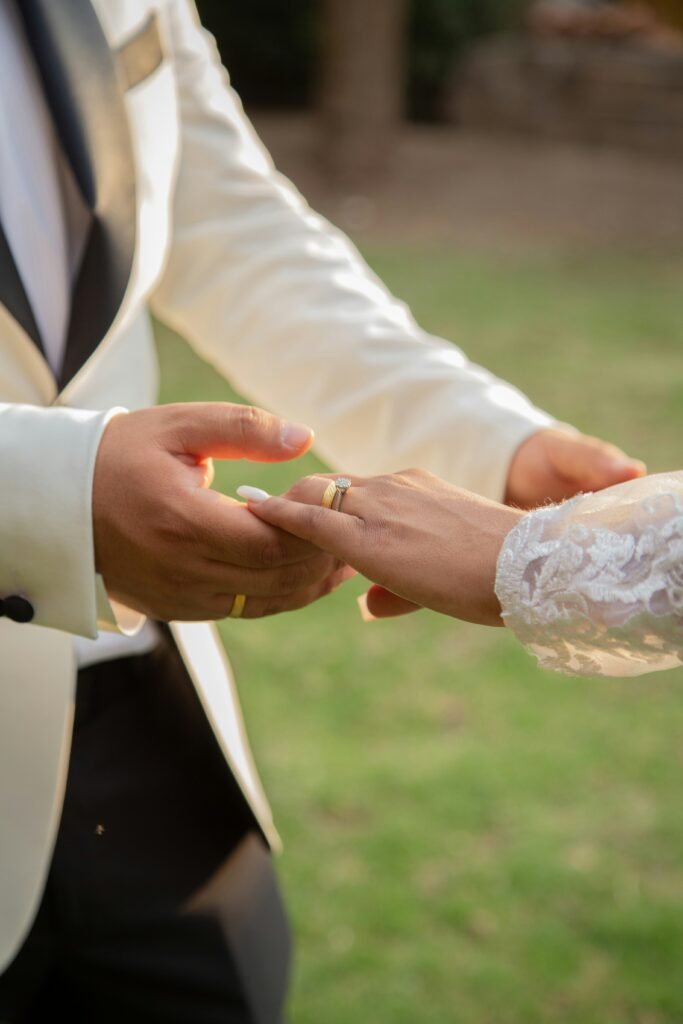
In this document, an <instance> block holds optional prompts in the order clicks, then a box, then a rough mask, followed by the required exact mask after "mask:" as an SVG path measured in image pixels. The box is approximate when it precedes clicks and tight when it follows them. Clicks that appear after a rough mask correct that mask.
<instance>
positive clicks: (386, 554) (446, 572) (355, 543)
mask: <svg viewBox="0 0 683 1024" xmlns="http://www.w3.org/2000/svg"><path fill="white" fill-rule="evenodd" d="M334 479H335V477H334V476H313V477H307V478H306V479H304V480H301V481H299V483H297V484H295V486H294V487H293V488H292V489H291V490H290V491H289V492H288V494H287V495H286V496H285V497H284V498H271V497H269V496H268V495H267V494H266V493H265V492H264V491H258V490H256V489H254V488H240V490H239V493H240V494H241V495H242V496H243V497H246V498H247V499H248V501H249V508H250V509H251V511H252V512H253V513H254V515H256V516H258V517H259V518H260V519H263V520H264V521H265V522H267V523H271V524H272V525H273V526H278V527H280V529H282V530H286V531H287V532H288V533H292V534H294V535H295V536H296V537H301V538H303V539H305V540H308V541H311V542H312V543H313V544H316V545H317V546H318V547H320V548H322V549H323V550H324V551H328V552H330V553H332V554H334V555H335V556H336V557H337V558H339V559H342V560H343V561H345V562H347V563H348V564H349V565H352V566H353V567H354V569H357V570H358V571H359V572H361V573H363V575H364V576H367V577H368V578H369V579H371V580H374V581H375V582H376V583H379V584H381V586H382V587H385V588H386V589H387V590H390V591H391V592H392V593H394V594H398V595H399V596H401V597H403V598H405V599H406V600H408V601H411V602H413V603H414V604H416V605H419V606H421V607H425V608H433V609H434V610H436V611H439V612H443V613H445V614H446V615H453V616H455V617H456V618H459V619H466V620H468V621H470V622H479V623H482V624H485V625H490V626H494V625H498V626H499V625H502V622H501V619H500V605H499V604H498V600H497V598H496V595H495V592H494V583H495V577H496V561H497V559H498V554H499V552H500V549H501V547H502V544H503V541H504V540H505V537H506V536H507V534H508V532H509V531H510V530H511V529H512V527H513V526H514V525H515V524H516V522H517V521H518V519H519V517H520V516H521V515H522V513H521V512H520V511H519V510H517V509H513V508H508V507H506V506H505V505H498V504H497V503H496V502H493V501H487V500H486V499H485V498H480V497H477V496H476V495H474V494H470V493H469V492H468V491H463V490H460V489H459V488H457V487H452V486H451V485H450V484H447V483H445V482H444V481H443V480H440V479H439V478H438V477H435V476H432V475H431V474H430V473H426V472H424V471H423V470H414V469H413V470H407V471H406V472H404V473H397V474H394V475H392V476H380V477H353V478H351V480H352V486H351V488H350V489H349V490H348V492H347V493H346V496H345V497H344V500H343V505H342V510H341V511H340V512H334V511H332V510H331V509H327V508H322V507H321V500H322V496H323V494H324V493H325V490H326V488H327V486H328V485H329V483H330V481H331V480H334Z"/></svg>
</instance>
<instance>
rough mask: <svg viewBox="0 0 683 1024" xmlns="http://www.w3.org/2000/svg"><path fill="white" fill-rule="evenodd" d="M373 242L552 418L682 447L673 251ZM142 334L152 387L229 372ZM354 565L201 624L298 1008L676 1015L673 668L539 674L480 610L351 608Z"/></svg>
mask: <svg viewBox="0 0 683 1024" xmlns="http://www.w3.org/2000/svg"><path fill="white" fill-rule="evenodd" d="M368 258H369V259H370V262H371V263H372V265H373V267H374V268H375V269H376V270H377V271H378V272H379V273H380V275H381V276H382V277H383V278H384V279H385V280H386V281H387V282H388V283H389V284H390V286H391V287H392V288H393V289H394V290H395V291H396V293H397V294H399V295H400V296H401V297H402V298H404V299H406V301H408V302H409V303H410V305H411V306H412V308H413V309H414V311H415V313H416V314H417V316H418V319H419V320H420V321H421V322H422V324H423V325H424V326H425V327H427V328H428V329H430V330H433V331H435V332H437V333H441V334H443V335H444V336H446V337H449V338H452V339H453V340H455V341H456V342H458V343H460V344H462V346H463V347H464V348H465V349H466V351H467V352H468V354H469V355H470V356H471V357H472V358H474V359H476V360H477V361H480V362H482V363H484V364H485V365H487V366H488V367H490V368H491V369H493V370H495V371H496V372H498V373H500V374H501V375H503V376H505V377H507V378H508V379H510V380H512V381H513V382H515V383H517V384H519V385H520V386H522V387H523V388H524V390H526V391H527V393H529V394H530V395H531V397H532V398H533V399H534V400H535V401H536V402H538V403H539V404H541V405H543V406H544V407H546V408H548V409H549V410H551V411H553V412H554V413H555V414H556V415H558V416H559V417H560V418H564V419H567V420H570V421H571V422H574V423H575V424H576V425H577V426H580V427H581V428H582V429H584V430H586V431H588V432H592V433H597V434H602V435H605V436H608V437H610V438H611V439H613V440H615V441H617V442H618V443H620V444H622V445H624V446H625V447H627V448H628V449H629V450H631V451H632V452H633V453H634V454H638V455H639V456H641V457H644V458H646V459H647V460H648V461H649V463H650V466H651V468H652V469H653V470H662V469H667V468H672V467H680V466H683V451H682V450H681V449H682V446H681V443H680V439H681V435H682V431H683V373H682V372H681V369H682V360H681V335H682V334H683V292H682V290H681V287H680V280H681V269H682V267H681V264H680V261H678V260H676V259H673V258H660V259H657V258H655V257H652V256H638V255H632V256H623V255H622V256H617V255H615V256H614V257H608V256H606V255H601V256H598V255H596V256H591V257H583V258H579V257H567V256H558V255H552V254H549V255H547V256H545V257H541V256H534V257H527V258H524V259H519V258H517V259H515V260H513V259H502V258H501V259H493V258H488V259H487V258H484V257H471V256H464V255H462V254H458V253H453V252H437V251H418V250H407V249H403V250H393V251H383V250H373V251H371V252H370V253H368ZM159 347H160V353H161V358H162V366H163V381H164V385H163V397H164V400H166V401H177V400H202V399H226V398H228V397H230V392H229V390H228V389H227V388H226V385H225V384H224V383H223V382H222V381H221V380H220V379H218V378H217V377H216V375H215V374H214V373H213V372H212V371H211V370H210V369H209V368H208V367H206V366H205V365H204V364H202V363H200V362H199V360H197V359H196V357H195V356H194V355H192V354H191V353H190V352H189V350H188V349H187V347H186V346H185V345H184V343H182V342H181V341H180V340H179V339H178V338H176V337H175V336H174V335H172V334H171V333H170V332H168V331H166V330H165V329H164V328H160V330H159ZM316 465H317V463H316V462H315V460H314V459H313V458H312V457H309V458H307V459H305V460H303V461H302V462H301V463H300V464H297V465H294V466H293V465H289V466H286V467H263V466H249V467H245V465H244V463H239V464H233V465H227V466H225V465H224V466H221V467H220V468H219V472H218V475H217V486H218V487H220V489H222V490H224V491H225V492H226V493H229V494H234V488H235V487H236V485H237V484H238V483H240V482H244V481H248V482H249V483H253V484H257V485H258V484H262V485H263V486H265V487H268V488H270V489H273V490H277V489H279V488H284V487H286V486H287V484H288V483H289V482H290V481H291V480H293V479H294V478H295V477H296V476H297V475H299V473H306V472H311V471H312V469H313V468H315V466H316ZM360 591H361V584H360V582H354V583H353V584H351V585H349V586H348V587H347V589H345V590H344V591H342V592H340V593H338V594H336V595H334V596H333V597H330V598H328V599H327V600H326V601H324V602H322V603H320V604H319V605H317V606H315V607H313V608H310V609H308V610H306V611H305V612H302V613H298V614H297V615H296V616H283V617H280V618H277V619H270V620H267V621H263V622H259V623H254V622H243V623H234V622H228V623H225V624H223V626H222V632H223V636H224V639H225V642H226V646H227V648H228V651H229V652H230V657H231V659H232V661H233V663H234V665H235V667H236V669H237V673H238V677H239V680H240V690H241V693H242V697H243V701H244V705H245V710H246V714H247V720H248V725H249V730H250V733H251V736H252V739H253V743H254V747H255V749H256V752H257V757H258V760H259V763H260V765H261V769H262V774H263V776H264V779H265V782H266V785H267V788H268V791H269V793H270V796H271V798H272V802H273V805H274V809H275V813H276V819H277V821H278V823H279V827H280V830H281V832H282V835H283V838H284V840H285V855H284V857H283V858H282V859H281V861H280V869H281V873H282V876H283V879H284V884H285V887H286V891H287V896H288V901H289V906H290V910H291V913H292V916H293V920H294V925H295V929H296V934H297V937H298V963H297V972H296V979H295V986H294V992H293V999H292V1009H291V1019H292V1021H293V1022H295V1024H320V1022H321V1021H324V1022H325V1024H348V1022H349V1021H372V1022H373V1024H415V1022H420V1024H422V1022H455V1024H459V1022H463V1024H537V1022H539V1024H540V1022H543V1024H546V1022H549V1021H553V1022H563V1024H564V1022H566V1024H617V1022H618V1024H680V1022H681V1021H683V986H682V985H681V981H680V979H681V970H682V968H681V965H682V964H683V799H682V786H681V780H682V777H683V675H682V674H681V673H680V672H675V673H666V674H659V675H654V676H649V677H645V678H644V679H640V680H635V681H618V680H617V681H599V680H572V679H565V678H562V677H555V676H551V675H549V674H546V673H542V672H540V671H539V670H537V669H536V668H535V666H534V664H533V663H532V661H531V659H530V658H529V657H528V656H527V655H526V653H525V652H524V651H523V650H521V649H520V648H519V647H518V646H517V645H516V644H515V643H514V642H513V641H512V639H511V638H510V637H508V636H506V635H505V634H504V633H503V632H502V631H490V632H488V631H486V630H483V629H479V628H477V627H473V626H468V625H463V624H460V623H456V622H453V621H451V620H447V619H445V618H439V617H437V616H435V615H432V614H428V613H421V614H419V615H415V616H411V617H408V618H405V619H402V620H398V621H396V622H389V623H373V624H371V625H363V624H362V623H361V621H360V618H359V617H358V613H357V610H356V607H355V601H354V596H355V594H357V593H359V592H360Z"/></svg>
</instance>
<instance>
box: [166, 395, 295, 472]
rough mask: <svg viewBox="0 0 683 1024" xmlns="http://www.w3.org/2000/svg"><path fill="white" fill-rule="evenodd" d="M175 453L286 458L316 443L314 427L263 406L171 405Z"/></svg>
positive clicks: (262, 459) (272, 459) (201, 456)
mask: <svg viewBox="0 0 683 1024" xmlns="http://www.w3.org/2000/svg"><path fill="white" fill-rule="evenodd" d="M169 418H170V442H171V444H172V445H173V446H174V449H175V451H174V454H177V455H187V454H190V455H192V456H194V457H195V458H196V459H206V458H207V457H209V456H213V457H214V458H217V459H250V460H251V461H253V462H285V461H286V460H288V459H295V458H298V457H299V456H300V455H303V454H304V452H307V451H308V449H309V448H310V447H311V445H312V444H313V431H312V430H311V429H310V428H309V427H306V426H304V425H303V424H300V423H288V422H287V421H286V420H282V419H280V418H279V417H278V416H273V415H272V414H271V413H269V412H265V411H264V410H263V409H257V408H255V407H254V406H250V405H232V404H230V403H227V402H195V403H188V404H183V405H177V406H171V407H169Z"/></svg>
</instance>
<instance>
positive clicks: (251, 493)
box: [237, 484, 270, 504]
mask: <svg viewBox="0 0 683 1024" xmlns="http://www.w3.org/2000/svg"><path fill="white" fill-rule="evenodd" d="M237 493H238V494H239V496H240V498H246V500H247V501H254V502H256V503H257V504H258V503H259V502H261V501H268V498H270V494H268V491H263V490H261V488H260V487H249V486H247V484H242V486H241V487H238V488H237Z"/></svg>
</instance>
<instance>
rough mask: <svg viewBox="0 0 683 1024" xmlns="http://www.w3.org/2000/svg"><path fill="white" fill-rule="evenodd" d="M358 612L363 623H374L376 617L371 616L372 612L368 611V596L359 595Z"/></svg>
mask: <svg viewBox="0 0 683 1024" xmlns="http://www.w3.org/2000/svg"><path fill="white" fill-rule="evenodd" d="M358 610H359V612H360V617H361V619H362V620H363V622H375V621H376V619H377V616H375V615H373V614H372V612H371V611H370V609H369V608H368V595H367V594H361V596H360V597H359V598H358Z"/></svg>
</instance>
